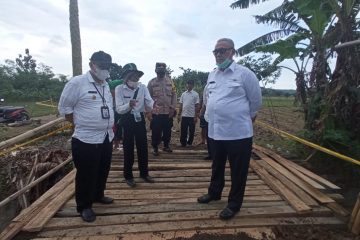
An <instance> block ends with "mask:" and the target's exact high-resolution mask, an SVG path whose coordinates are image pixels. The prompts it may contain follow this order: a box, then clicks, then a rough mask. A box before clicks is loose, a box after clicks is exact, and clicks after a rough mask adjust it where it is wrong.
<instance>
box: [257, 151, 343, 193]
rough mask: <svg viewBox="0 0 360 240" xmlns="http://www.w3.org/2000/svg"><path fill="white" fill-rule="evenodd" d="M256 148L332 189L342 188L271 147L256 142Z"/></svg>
mask: <svg viewBox="0 0 360 240" xmlns="http://www.w3.org/2000/svg"><path fill="white" fill-rule="evenodd" d="M254 148H255V149H257V150H259V151H262V152H263V153H265V154H267V155H269V156H270V157H272V158H274V159H275V160H276V161H278V162H279V163H281V164H283V165H284V166H285V167H287V168H294V169H296V170H298V171H299V172H302V173H303V174H305V175H307V176H308V177H310V178H312V179H314V180H316V181H318V182H319V183H321V184H323V185H324V186H327V187H329V188H331V189H334V190H339V189H341V188H340V187H338V186H336V185H335V184H333V183H332V182H330V181H328V180H326V179H325V178H322V177H320V176H319V175H316V174H315V173H313V172H311V171H309V170H308V169H306V168H304V167H302V166H299V165H298V164H296V163H294V162H292V161H289V160H287V159H285V158H283V157H281V156H280V155H278V154H276V153H274V152H272V151H270V150H269V149H266V148H263V147H261V146H259V145H256V144H254Z"/></svg>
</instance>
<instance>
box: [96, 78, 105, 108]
mask: <svg viewBox="0 0 360 240" xmlns="http://www.w3.org/2000/svg"><path fill="white" fill-rule="evenodd" d="M92 84H93V85H94V87H95V89H96V91H97V92H98V93H99V95H100V97H101V100H102V102H103V105H104V106H107V105H106V101H105V96H104V95H105V86H103V94H101V93H100V91H99V89H98V88H97V87H96V85H95V83H92Z"/></svg>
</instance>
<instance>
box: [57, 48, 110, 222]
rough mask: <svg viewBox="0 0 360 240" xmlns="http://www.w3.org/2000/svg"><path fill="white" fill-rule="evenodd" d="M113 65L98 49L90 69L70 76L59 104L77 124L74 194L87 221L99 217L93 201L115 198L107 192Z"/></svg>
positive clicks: (74, 149)
mask: <svg viewBox="0 0 360 240" xmlns="http://www.w3.org/2000/svg"><path fill="white" fill-rule="evenodd" d="M110 65H111V56H110V55H109V54H107V53H105V52H103V51H99V52H95V53H94V54H93V55H92V56H91V58H90V63H89V66H90V71H88V72H87V73H85V74H83V75H80V76H76V77H73V78H72V79H70V81H69V82H68V83H67V84H66V85H65V87H64V90H63V92H62V94H61V97H60V101H59V106H58V108H59V112H60V114H61V115H64V116H65V119H66V120H67V121H69V122H71V123H73V124H74V127H75V130H74V134H73V136H72V141H71V145H72V157H73V161H74V164H75V167H76V170H77V171H76V178H75V198H76V204H77V211H78V212H79V213H80V214H81V217H82V219H83V220H84V221H86V222H93V221H95V219H96V215H95V213H94V211H93V210H92V204H93V203H94V202H99V203H102V204H110V203H112V202H113V199H112V198H109V197H105V196H104V190H105V186H106V180H107V177H108V174H109V170H110V165H111V157H112V140H113V137H114V133H113V130H112V126H113V124H114V112H113V110H112V109H113V99H112V96H111V93H110V89H109V85H108V84H107V82H106V79H107V78H108V77H109V76H110V75H109V68H110Z"/></svg>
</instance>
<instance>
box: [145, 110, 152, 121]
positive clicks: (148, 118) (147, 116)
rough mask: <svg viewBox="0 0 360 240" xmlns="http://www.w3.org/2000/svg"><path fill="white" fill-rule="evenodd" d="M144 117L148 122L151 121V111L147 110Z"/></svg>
mask: <svg viewBox="0 0 360 240" xmlns="http://www.w3.org/2000/svg"><path fill="white" fill-rule="evenodd" d="M146 118H147V120H149V122H151V121H152V113H151V112H147V113H146Z"/></svg>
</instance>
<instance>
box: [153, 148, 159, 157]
mask: <svg viewBox="0 0 360 240" xmlns="http://www.w3.org/2000/svg"><path fill="white" fill-rule="evenodd" d="M153 155H154V156H159V150H157V149H155V148H154V150H153Z"/></svg>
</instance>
